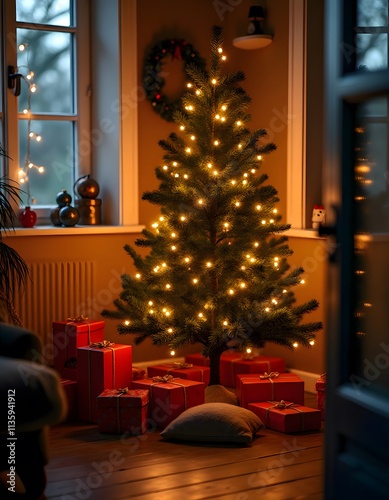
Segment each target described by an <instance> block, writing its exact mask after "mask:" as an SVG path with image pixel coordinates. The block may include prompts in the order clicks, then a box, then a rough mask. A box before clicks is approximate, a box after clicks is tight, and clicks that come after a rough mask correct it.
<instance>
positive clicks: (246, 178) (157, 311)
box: [123, 47, 315, 356]
mask: <svg viewBox="0 0 389 500" xmlns="http://www.w3.org/2000/svg"><path fill="white" fill-rule="evenodd" d="M217 52H218V54H219V55H220V60H221V61H223V62H224V61H226V60H227V57H226V55H225V54H224V53H223V48H221V47H219V48H218V49H217ZM210 83H211V84H212V85H213V86H217V84H218V80H217V79H216V78H212V79H211V81H210ZM187 87H188V88H189V89H190V90H194V94H195V95H196V96H198V97H200V96H201V95H202V91H201V89H198V88H195V85H194V84H193V83H188V84H187ZM185 110H186V112H187V113H188V114H191V113H195V112H196V107H195V105H193V104H187V105H186V106H185ZM228 119H229V117H228V106H227V105H226V104H221V105H220V109H218V110H217V111H216V113H215V115H214V120H215V122H220V123H224V122H228ZM243 125H244V122H243V120H242V119H239V120H237V121H236V122H235V126H236V127H242V126H243ZM186 128H187V127H186V126H185V125H184V124H181V125H179V130H180V131H181V132H184V133H185V131H186ZM188 139H189V141H190V142H189V144H191V143H193V144H196V140H197V138H196V135H195V134H193V133H191V132H190V133H189V134H188ZM212 141H213V142H212V144H213V146H214V147H215V148H218V147H220V146H222V142H221V139H220V138H217V137H216V138H213V139H212ZM244 147H245V144H243V143H239V144H238V145H237V149H238V151H239V150H242V149H243V148H244ZM184 151H185V153H186V154H187V155H191V154H193V153H194V152H195V149H194V148H193V147H192V146H191V145H190V146H185V147H184ZM262 159H263V158H262V155H256V156H255V162H259V163H261V161H262ZM179 166H180V165H179V163H178V162H177V161H172V162H171V164H165V165H163V166H162V170H163V171H164V172H166V173H169V172H170V175H171V176H173V177H174V178H175V179H177V180H179V181H180V182H181V181H182V180H184V181H186V180H188V179H189V175H188V173H183V174H181V173H180V172H179ZM204 169H205V172H207V173H208V174H209V175H210V176H211V178H217V177H218V176H219V175H221V172H219V170H218V169H217V168H216V167H215V165H214V163H213V162H212V161H207V162H206V163H205V165H204ZM256 173H257V165H256V164H255V165H253V166H251V167H250V168H249V169H248V171H247V172H245V173H243V175H242V177H240V178H234V179H231V180H230V181H229V182H230V184H231V185H232V186H236V187H239V186H241V187H243V188H245V187H248V186H249V185H250V178H251V177H253V176H255V175H256ZM243 199H244V197H243V195H242V196H241V197H240V198H239V197H235V198H234V199H233V200H232V202H231V203H232V207H233V208H236V209H237V210H239V209H241V208H242V205H243V203H244V201H243ZM207 203H208V202H207V199H206V197H204V196H203V197H198V198H197V199H196V200H195V201H194V204H195V205H196V206H198V207H201V208H202V209H206V208H207ZM253 212H254V213H259V216H260V223H261V225H263V226H266V225H270V226H271V225H273V224H275V223H276V220H275V217H276V216H277V214H278V210H277V208H271V209H270V210H266V211H265V212H266V214H265V215H262V213H263V212H264V208H263V207H262V206H261V205H260V204H258V203H255V204H254V206H253ZM189 219H190V217H188V216H187V215H186V214H185V213H182V214H180V215H178V220H179V221H180V222H181V223H182V224H186V223H188V222H189ZM151 227H152V228H153V230H154V231H155V233H156V234H157V235H164V236H166V238H167V240H168V241H169V239H170V240H171V243H170V242H169V243H168V249H170V251H171V253H172V254H174V255H175V256H177V255H179V252H180V245H179V243H178V242H179V240H180V238H179V232H178V230H177V229H174V230H170V229H169V227H170V226H169V217H168V216H167V215H161V216H160V217H159V219H158V220H157V221H155V222H153V223H152V224H151ZM220 229H221V231H224V232H225V233H226V235H228V232H229V231H230V230H231V222H230V221H229V220H224V221H221V226H220ZM228 244H231V242H229V243H228ZM252 246H253V251H252V252H247V253H245V255H244V256H243V262H242V264H241V266H240V271H241V273H242V274H243V275H244V274H245V272H246V271H249V269H250V266H254V265H255V264H256V263H257V261H258V257H256V255H255V250H256V249H258V248H259V247H260V243H259V242H258V241H254V242H253V245H252ZM193 260H194V259H193V256H192V255H183V256H182V258H179V259H178V262H179V263H180V265H184V266H185V265H187V266H188V267H187V270H188V272H189V274H188V283H189V285H191V286H194V287H199V286H202V285H203V286H204V285H205V284H204V283H202V281H201V272H197V274H196V273H195V271H194V269H205V270H210V269H212V268H213V267H214V266H215V262H213V260H211V259H207V260H205V261H204V262H203V264H202V265H200V266H194V265H193V264H194V262H193ZM175 261H176V260H175ZM271 261H272V262H271V265H272V267H273V269H274V270H276V271H277V270H280V269H281V257H279V256H274V257H272V259H271ZM192 270H193V271H192ZM169 271H170V265H169V262H166V261H162V262H160V263H158V264H156V265H154V267H153V268H152V269H151V272H152V273H154V274H158V275H161V277H162V276H163V275H164V274H166V275H168V274H169ZM194 273H195V274H194ZM134 276H135V279H136V280H140V281H141V280H142V279H143V276H142V273H140V272H137V273H135V275H134ZM304 283H305V280H304V279H301V280H300V281H299V284H301V285H303V284H304ZM173 288H174V287H173V284H172V283H171V282H170V281H168V280H167V281H166V282H165V283H163V289H164V290H165V291H166V292H171V291H173ZM249 289H250V280H249V279H248V278H246V279H238V280H237V282H236V284H235V285H234V286H230V287H228V288H227V289H226V291H225V294H226V298H228V297H231V296H234V295H236V294H239V293H241V292H243V293H244V292H247V291H249ZM287 293H288V291H287V289H286V288H283V289H282V290H281V291H280V292H279V296H274V297H272V298H271V299H270V300H269V301H268V303H266V304H265V305H264V309H263V313H264V314H265V313H270V312H271V311H272V309H274V308H275V307H276V306H277V305H279V304H280V303H281V302H282V295H284V294H287ZM147 306H148V308H147V314H148V315H150V316H157V317H158V319H160V321H161V323H163V324H164V325H165V326H166V332H167V333H169V334H173V333H174V328H173V327H172V324H171V321H172V320H173V317H174V311H173V310H172V309H171V308H169V307H166V306H163V307H158V305H157V304H156V303H155V302H154V301H153V300H149V301H148V303H147ZM211 309H212V307H211V306H210V305H209V304H207V303H205V304H204V306H203V309H202V310H199V311H198V312H197V317H196V318H195V319H196V321H204V322H206V321H208V319H209V315H208V314H207V313H208V311H209V310H211ZM219 321H220V323H219V324H220V327H221V328H226V329H227V328H228V327H229V326H231V323H232V322H231V321H230V320H229V318H221V319H220V320H219ZM130 324H131V321H130V320H129V319H127V320H125V321H123V325H124V326H128V325H130ZM314 343H315V341H314V340H311V341H310V344H311V345H314ZM293 347H298V343H297V342H295V343H294V344H293ZM251 352H252V348H251V347H250V346H249V347H247V349H246V353H247V354H250V353H251ZM170 354H171V356H175V354H176V352H175V350H174V349H171V351H170Z"/></svg>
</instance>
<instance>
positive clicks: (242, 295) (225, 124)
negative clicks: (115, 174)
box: [102, 26, 322, 385]
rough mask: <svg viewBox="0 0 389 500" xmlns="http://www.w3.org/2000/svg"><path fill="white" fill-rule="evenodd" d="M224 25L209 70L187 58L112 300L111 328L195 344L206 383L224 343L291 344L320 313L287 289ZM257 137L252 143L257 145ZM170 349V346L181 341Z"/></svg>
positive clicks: (138, 338)
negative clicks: (138, 230)
mask: <svg viewBox="0 0 389 500" xmlns="http://www.w3.org/2000/svg"><path fill="white" fill-rule="evenodd" d="M224 60H225V56H224V54H223V47H222V30H221V28H219V27H216V26H215V27H214V28H213V30H212V39H211V59H210V69H209V72H205V71H202V70H200V69H199V68H197V67H196V66H194V65H193V66H191V67H189V68H188V69H187V73H188V77H189V78H190V81H191V82H192V83H190V84H188V87H189V90H188V92H187V93H185V94H184V96H183V98H182V103H183V110H182V111H176V112H175V115H174V121H175V122H176V123H177V129H178V131H177V133H176V132H173V133H171V134H170V135H169V137H168V139H167V140H161V141H160V142H159V145H160V146H161V148H162V149H163V150H164V154H163V160H164V162H163V165H161V166H159V167H157V168H156V176H157V178H158V179H159V181H160V184H159V188H158V189H157V190H155V191H149V192H145V193H144V194H143V199H144V200H147V201H149V202H151V203H153V204H156V205H158V206H159V207H160V217H159V220H158V221H157V222H155V223H153V224H152V228H150V230H149V229H144V230H143V237H142V238H140V239H137V240H136V241H135V245H136V246H137V247H143V248H147V249H148V252H147V255H146V256H145V257H142V256H141V255H140V254H139V253H138V252H137V251H136V250H135V249H134V248H133V247H131V246H125V250H126V252H127V253H128V254H129V256H130V257H131V258H132V260H133V263H134V266H135V267H136V272H135V273H134V274H133V275H130V274H125V275H123V276H122V292H121V294H120V298H118V299H117V300H115V301H114V306H115V310H104V311H102V314H103V316H105V317H107V318H116V319H120V320H121V322H120V324H119V325H118V332H119V333H120V334H132V335H134V336H135V343H136V344H139V343H141V342H142V341H144V340H145V339H151V341H152V342H153V343H154V344H156V345H168V346H169V347H170V348H171V349H173V350H175V351H176V352H177V351H178V350H179V349H180V348H181V347H183V346H185V345H188V344H198V345H199V346H201V347H202V352H203V354H204V355H205V356H207V357H209V359H210V368H211V380H210V384H211V385H212V384H219V383H220V376H219V361H220V356H221V354H222V353H223V352H224V351H226V350H229V349H236V350H241V351H245V350H246V349H247V348H249V347H251V348H253V347H254V348H255V347H256V348H262V347H264V345H265V344H266V343H267V342H273V343H276V344H280V345H283V346H286V347H288V348H291V349H293V348H294V346H295V345H296V344H298V345H303V346H307V347H309V346H310V345H312V344H313V341H314V338H315V333H314V332H316V331H318V330H320V329H321V328H322V325H321V323H320V322H310V323H303V322H302V319H303V316H304V315H305V314H307V313H310V312H312V311H314V310H315V309H317V307H318V302H317V301H316V300H314V299H312V300H310V301H308V302H307V303H304V304H300V305H297V301H296V298H295V293H294V291H293V289H294V288H295V287H297V286H299V285H300V284H301V283H302V282H303V281H304V280H303V279H302V274H303V272H304V271H303V269H302V268H300V267H299V268H296V269H293V270H291V269H290V265H289V264H288V261H287V259H288V257H289V256H290V255H292V250H291V249H290V248H289V246H288V244H287V237H286V236H285V235H284V234H283V233H284V232H285V231H287V230H288V229H289V227H290V226H289V225H288V224H285V223H282V221H281V215H280V214H279V213H278V210H277V208H276V205H277V202H278V201H279V199H278V197H277V191H276V189H275V188H274V187H273V186H271V185H270V184H269V183H268V182H267V179H268V177H267V175H265V174H264V173H261V172H260V170H261V166H262V163H263V159H264V156H265V155H267V154H268V153H271V152H272V151H273V150H274V149H275V147H276V146H275V145H274V144H272V143H267V144H264V143H263V142H262V141H263V138H264V137H265V136H266V131H265V130H263V129H261V130H255V131H253V132H250V131H249V129H248V128H247V126H246V124H247V123H248V121H249V120H250V115H249V114H247V111H246V110H247V108H248V106H249V104H250V97H249V96H248V95H247V93H246V92H245V90H244V89H243V88H242V87H241V86H240V85H239V84H240V82H242V81H243V80H244V78H245V77H244V74H243V73H242V72H236V73H234V74H225V73H224V72H223V70H222V66H223V63H224ZM259 143H261V144H259ZM178 352H179V351H178Z"/></svg>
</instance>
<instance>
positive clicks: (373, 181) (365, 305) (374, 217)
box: [350, 96, 389, 394]
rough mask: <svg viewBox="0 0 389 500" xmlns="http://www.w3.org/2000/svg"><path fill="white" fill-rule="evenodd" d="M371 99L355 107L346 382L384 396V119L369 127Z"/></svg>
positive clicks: (387, 380)
mask: <svg viewBox="0 0 389 500" xmlns="http://www.w3.org/2000/svg"><path fill="white" fill-rule="evenodd" d="M386 100H389V96H386ZM374 101H376V102H374ZM377 101H378V102H382V98H378V99H370V100H368V101H366V103H364V105H363V106H361V105H358V106H357V108H356V119H357V122H358V127H357V128H356V129H355V146H356V147H355V152H356V154H355V165H354V172H355V183H354V193H355V205H354V210H355V215H354V217H353V220H354V231H355V235H354V236H355V238H354V241H355V252H354V257H353V260H352V261H351V262H352V263H353V269H354V280H353V289H352V296H353V298H354V311H353V312H354V319H353V323H354V330H355V341H354V345H353V347H352V349H353V353H355V356H354V354H353V357H355V361H356V365H355V366H354V367H353V368H354V369H353V371H352V373H351V377H350V380H352V381H353V383H354V382H356V383H357V384H359V385H357V386H358V387H363V389H364V390H367V391H374V392H378V393H381V394H388V388H389V370H388V369H387V354H386V352H385V350H384V348H383V347H385V346H387V339H388V333H387V327H386V325H387V324H388V321H389V308H388V296H389V280H388V279H387V276H388V273H389V260H388V252H389V189H388V187H389V186H388V176H387V167H388V131H389V116H387V117H386V120H384V119H382V118H381V119H380V122H379V123H372V121H371V120H372V119H371V118H370V117H369V118H366V117H365V116H364V110H365V109H366V107H374V106H376V104H377ZM385 233H386V234H385ZM382 360H385V363H386V364H385V366H384V365H383V364H382V362H381V361H382ZM372 370H373V373H374V375H371V374H372ZM373 380H374V384H372V383H371V382H372V381H373ZM360 382H362V383H360Z"/></svg>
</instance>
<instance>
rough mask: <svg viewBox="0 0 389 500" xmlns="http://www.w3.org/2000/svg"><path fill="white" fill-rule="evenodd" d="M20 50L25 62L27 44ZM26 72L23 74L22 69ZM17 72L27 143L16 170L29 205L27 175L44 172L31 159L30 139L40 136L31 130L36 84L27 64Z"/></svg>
mask: <svg viewBox="0 0 389 500" xmlns="http://www.w3.org/2000/svg"><path fill="white" fill-rule="evenodd" d="M18 49H19V51H20V52H26V53H27V56H26V58H27V62H28V44H27V43H22V44H20V45H19V47H18ZM23 70H24V72H25V73H26V74H25V75H23V73H22V71H23ZM17 72H18V73H20V74H22V78H23V80H24V81H25V82H26V84H27V108H25V109H24V110H23V114H24V115H25V116H27V144H26V155H25V159H24V165H23V166H20V168H19V171H18V179H19V183H20V184H21V185H22V187H23V189H24V188H25V192H26V194H27V206H30V205H31V203H34V202H35V199H34V198H31V192H30V182H29V175H30V172H31V170H36V171H37V172H38V173H39V174H43V173H44V172H45V168H44V166H43V165H36V164H35V163H34V162H32V161H31V141H36V142H39V143H40V142H41V141H42V136H41V135H40V134H37V133H36V132H34V131H33V130H31V114H32V113H31V96H32V94H34V93H35V92H37V90H38V89H37V86H36V84H35V82H34V81H33V80H34V76H35V75H34V72H33V71H32V70H31V69H29V68H28V66H25V65H22V66H19V67H18V68H17Z"/></svg>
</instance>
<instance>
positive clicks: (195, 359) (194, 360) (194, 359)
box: [185, 352, 209, 366]
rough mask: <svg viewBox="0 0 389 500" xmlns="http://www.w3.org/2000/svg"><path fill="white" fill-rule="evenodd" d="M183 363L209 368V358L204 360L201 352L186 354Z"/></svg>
mask: <svg viewBox="0 0 389 500" xmlns="http://www.w3.org/2000/svg"><path fill="white" fill-rule="evenodd" d="M185 363H190V364H192V365H195V366H209V358H205V357H204V356H203V355H202V354H201V352H195V353H194V354H187V355H186V356H185Z"/></svg>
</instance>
